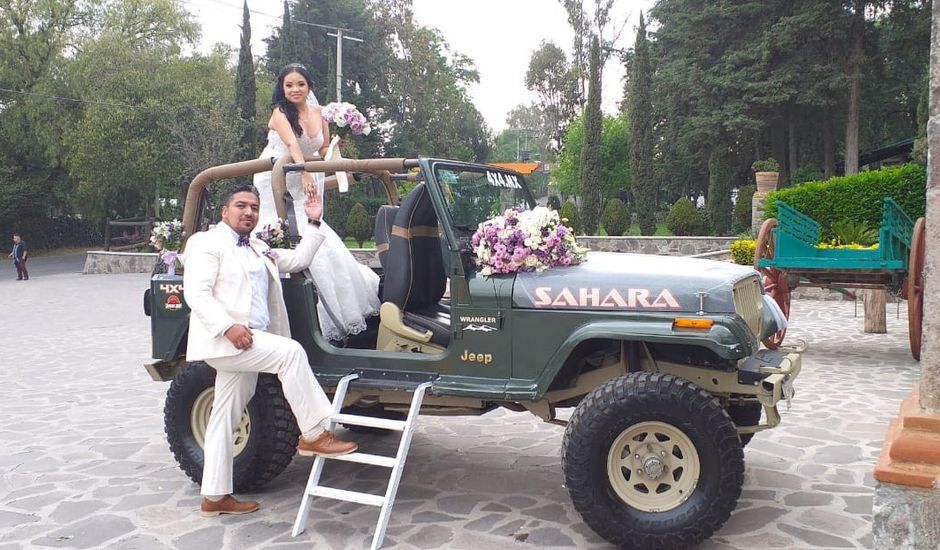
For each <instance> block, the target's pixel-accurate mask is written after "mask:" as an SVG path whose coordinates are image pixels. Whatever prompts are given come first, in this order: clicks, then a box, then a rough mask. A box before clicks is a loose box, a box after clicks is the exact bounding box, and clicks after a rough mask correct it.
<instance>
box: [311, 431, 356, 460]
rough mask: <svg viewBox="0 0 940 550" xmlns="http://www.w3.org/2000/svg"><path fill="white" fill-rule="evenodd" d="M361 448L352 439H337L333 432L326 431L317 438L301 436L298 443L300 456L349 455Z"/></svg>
mask: <svg viewBox="0 0 940 550" xmlns="http://www.w3.org/2000/svg"><path fill="white" fill-rule="evenodd" d="M358 448H359V445H358V444H356V443H353V442H352V441H343V440H342V439H336V436H335V435H333V434H332V433H331V432H327V431H324V432H323V433H322V434H320V436H319V437H317V438H316V439H304V438H303V436H301V438H300V441H299V442H298V443H297V452H298V453H300V456H313V455H320V456H342V455H348V454H349V453H351V452H353V451H355V450H356V449H358Z"/></svg>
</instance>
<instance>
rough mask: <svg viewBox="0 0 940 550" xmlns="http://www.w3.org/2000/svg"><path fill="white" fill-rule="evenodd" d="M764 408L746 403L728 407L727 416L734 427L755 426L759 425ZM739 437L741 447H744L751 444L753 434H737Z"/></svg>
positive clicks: (756, 404)
mask: <svg viewBox="0 0 940 550" xmlns="http://www.w3.org/2000/svg"><path fill="white" fill-rule="evenodd" d="M763 412H764V407H763V406H761V404H760V403H748V404H746V405H729V406H728V416H730V417H731V421H732V422H734V424H735V426H757V425H758V424H760V417H761V414H763ZM738 435H739V436H740V437H741V446H742V447H744V446H745V445H747V444H748V443H750V442H751V439H753V438H754V434H738Z"/></svg>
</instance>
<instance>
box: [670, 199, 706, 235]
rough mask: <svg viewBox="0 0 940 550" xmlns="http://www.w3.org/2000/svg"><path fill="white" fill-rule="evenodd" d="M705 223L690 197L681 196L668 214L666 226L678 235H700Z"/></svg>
mask: <svg viewBox="0 0 940 550" xmlns="http://www.w3.org/2000/svg"><path fill="white" fill-rule="evenodd" d="M703 225H704V224H703V221H702V216H701V214H699V212H698V209H696V208H695V205H694V204H692V201H690V200H689V199H688V197H679V200H677V201H676V202H675V204H673V205H672V208H671V209H670V210H669V215H668V216H666V227H667V228H668V229H669V231H672V234H673V235H676V236H681V237H684V236H689V235H698V234H700V233H701V231H702V226H703Z"/></svg>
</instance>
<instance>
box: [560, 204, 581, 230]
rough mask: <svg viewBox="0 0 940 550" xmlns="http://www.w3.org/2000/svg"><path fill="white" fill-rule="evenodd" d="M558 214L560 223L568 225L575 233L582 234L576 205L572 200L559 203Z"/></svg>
mask: <svg viewBox="0 0 940 550" xmlns="http://www.w3.org/2000/svg"><path fill="white" fill-rule="evenodd" d="M558 215H559V217H561V221H562V223H564V224H565V225H567V226H568V227H570V228H571V230H572V231H574V234H575V235H581V234H582V231H581V221H580V220H579V219H578V207H577V206H575V204H574V203H573V202H571V201H565V204H563V205H561V210H559V212H558Z"/></svg>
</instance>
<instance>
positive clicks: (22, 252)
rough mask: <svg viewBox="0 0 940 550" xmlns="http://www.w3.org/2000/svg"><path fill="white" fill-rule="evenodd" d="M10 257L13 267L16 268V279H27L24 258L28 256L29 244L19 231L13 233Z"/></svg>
mask: <svg viewBox="0 0 940 550" xmlns="http://www.w3.org/2000/svg"><path fill="white" fill-rule="evenodd" d="M10 257H11V258H13V267H15V268H16V280H17V281H28V280H29V271H26V259H27V258H28V257H29V245H28V244H26V241H24V240H23V239H22V237H20V234H19V233H14V234H13V252H10Z"/></svg>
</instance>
